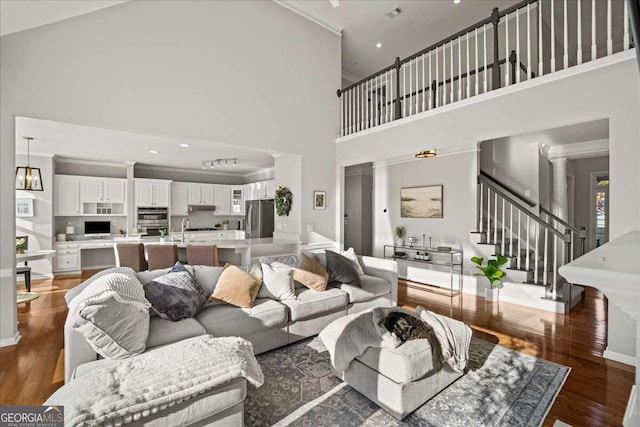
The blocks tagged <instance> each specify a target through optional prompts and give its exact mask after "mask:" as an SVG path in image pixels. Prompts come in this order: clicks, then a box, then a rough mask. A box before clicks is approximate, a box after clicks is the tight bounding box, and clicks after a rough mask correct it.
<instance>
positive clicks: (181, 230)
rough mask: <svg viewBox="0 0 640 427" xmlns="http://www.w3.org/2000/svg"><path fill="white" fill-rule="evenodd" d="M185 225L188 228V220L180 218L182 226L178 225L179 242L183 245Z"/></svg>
mask: <svg viewBox="0 0 640 427" xmlns="http://www.w3.org/2000/svg"><path fill="white" fill-rule="evenodd" d="M185 224H186V226H187V227H189V218H182V224H180V242H182V243H184V228H185Z"/></svg>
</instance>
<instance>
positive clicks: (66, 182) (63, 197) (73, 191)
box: [55, 175, 80, 216]
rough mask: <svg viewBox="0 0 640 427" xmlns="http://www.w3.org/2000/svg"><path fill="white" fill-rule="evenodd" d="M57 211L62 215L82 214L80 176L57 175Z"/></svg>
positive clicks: (57, 213)
mask: <svg viewBox="0 0 640 427" xmlns="http://www.w3.org/2000/svg"><path fill="white" fill-rule="evenodd" d="M55 213H56V215H61V216H72V215H80V178H79V177H77V176H67V175H56V176H55Z"/></svg>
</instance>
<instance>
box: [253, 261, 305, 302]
mask: <svg viewBox="0 0 640 427" xmlns="http://www.w3.org/2000/svg"><path fill="white" fill-rule="evenodd" d="M292 273H293V268H292V267H290V266H288V265H286V264H282V263H280V262H274V263H273V264H271V265H269V264H262V286H260V290H259V291H258V297H259V298H271V299H273V300H276V301H282V300H285V299H296V298H297V297H296V294H295V293H294V292H293V289H294V288H293V277H292V276H291V275H292Z"/></svg>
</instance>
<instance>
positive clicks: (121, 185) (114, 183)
mask: <svg viewBox="0 0 640 427" xmlns="http://www.w3.org/2000/svg"><path fill="white" fill-rule="evenodd" d="M102 192H103V197H104V200H103V201H105V202H107V203H127V180H126V179H107V180H104V181H103V182H102Z"/></svg>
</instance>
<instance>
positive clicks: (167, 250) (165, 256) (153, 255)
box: [147, 245, 178, 270]
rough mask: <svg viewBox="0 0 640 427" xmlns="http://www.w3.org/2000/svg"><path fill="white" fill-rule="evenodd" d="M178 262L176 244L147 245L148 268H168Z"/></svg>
mask: <svg viewBox="0 0 640 427" xmlns="http://www.w3.org/2000/svg"><path fill="white" fill-rule="evenodd" d="M176 262H178V246H177V245H147V263H148V265H149V270H156V269H158V268H169V267H173V265H174V264H175V263H176Z"/></svg>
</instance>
